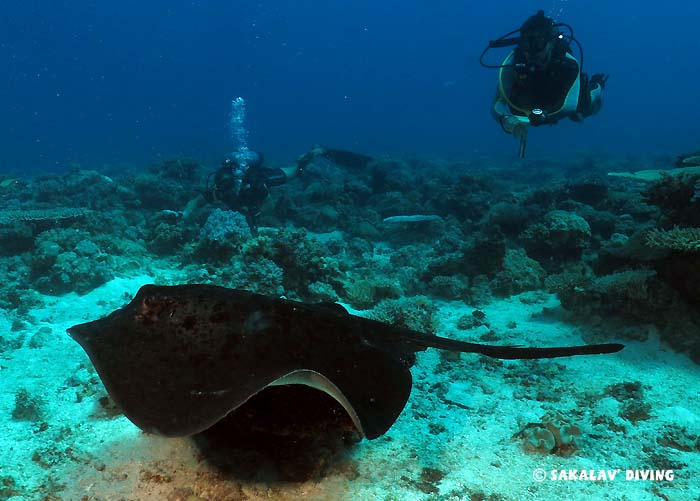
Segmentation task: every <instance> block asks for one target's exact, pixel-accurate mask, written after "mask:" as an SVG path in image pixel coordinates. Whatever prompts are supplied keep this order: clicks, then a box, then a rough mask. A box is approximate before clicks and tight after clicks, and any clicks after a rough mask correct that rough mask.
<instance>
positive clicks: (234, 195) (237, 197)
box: [183, 146, 374, 235]
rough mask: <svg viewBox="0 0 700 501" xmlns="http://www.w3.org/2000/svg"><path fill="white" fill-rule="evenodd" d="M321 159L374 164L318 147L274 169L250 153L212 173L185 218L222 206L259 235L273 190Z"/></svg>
mask: <svg viewBox="0 0 700 501" xmlns="http://www.w3.org/2000/svg"><path fill="white" fill-rule="evenodd" d="M320 157H322V158H325V159H327V160H329V161H331V162H333V163H335V164H338V165H342V166H344V167H350V168H364V167H367V166H368V165H369V164H370V163H371V162H373V161H374V159H373V158H372V157H369V156H367V155H362V154H360V153H354V152H352V151H346V150H338V149H331V148H324V147H321V146H314V147H313V148H311V149H310V150H309V151H307V152H306V153H304V154H303V155H301V156H300V157H299V158H297V161H296V164H295V165H294V166H292V167H283V168H272V167H266V166H265V165H264V161H263V156H262V154H261V153H257V152H254V151H250V150H248V151H246V152H244V153H241V154H237V155H234V156H231V157H228V158H226V159H224V161H223V162H222V163H221V166H220V167H219V168H218V169H217V170H216V171H215V172H213V173H212V174H210V177H209V180H208V182H207V187H206V189H205V190H204V192H203V193H202V194H201V195H199V196H198V197H196V198H195V199H193V200H190V202H189V203H188V204H187V206H186V207H185V209H184V210H183V216H184V217H185V218H188V217H189V216H190V214H191V213H192V212H193V211H194V209H196V208H197V207H200V206H202V205H204V204H206V203H222V204H223V205H225V206H227V207H228V208H229V209H231V210H235V211H238V212H240V213H242V214H243V215H244V216H245V217H246V220H247V221H248V225H249V226H250V231H251V233H252V234H253V235H256V234H257V228H258V227H257V217H258V216H259V214H260V208H261V207H262V204H263V202H265V199H266V198H267V196H268V195H269V194H270V188H272V187H273V186H280V185H282V184H285V183H286V182H287V181H288V180H289V179H291V178H292V177H294V176H296V175H298V174H300V173H302V172H303V171H304V169H305V168H306V167H307V166H309V165H310V164H311V163H312V162H313V161H314V160H316V159H317V158H320Z"/></svg>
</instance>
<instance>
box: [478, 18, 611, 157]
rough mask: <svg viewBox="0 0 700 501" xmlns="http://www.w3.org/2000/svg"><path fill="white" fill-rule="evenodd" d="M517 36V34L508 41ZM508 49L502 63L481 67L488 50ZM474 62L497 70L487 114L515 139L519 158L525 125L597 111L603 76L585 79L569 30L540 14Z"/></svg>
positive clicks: (522, 152)
mask: <svg viewBox="0 0 700 501" xmlns="http://www.w3.org/2000/svg"><path fill="white" fill-rule="evenodd" d="M560 28H566V29H567V30H568V32H569V33H568V34H566V33H564V32H562V31H560ZM518 32H520V36H516V37H512V38H509V37H510V36H511V35H514V34H515V33H518ZM571 42H574V43H575V44H576V45H577V46H578V50H579V54H580V56H579V59H578V60H577V59H576V58H575V57H574V55H573V54H572V51H571V47H570V45H571ZM511 46H515V48H514V49H513V50H512V51H511V52H510V54H508V56H507V57H506V59H505V61H503V63H502V64H500V65H489V64H486V63H484V60H483V59H484V55H485V54H486V52H487V51H488V50H489V49H494V48H503V47H511ZM479 62H480V63H481V65H482V66H484V67H486V68H497V69H498V70H499V72H498V87H497V90H496V97H495V99H494V102H493V106H492V108H491V114H492V116H493V117H494V118H495V119H496V121H497V122H498V123H499V124H500V125H501V128H502V129H503V130H504V131H505V132H507V133H508V134H512V135H513V136H514V137H516V138H519V139H520V150H519V154H518V156H519V157H520V158H523V157H524V156H525V148H526V147H527V127H528V126H532V127H537V126H540V125H545V124H548V125H551V124H554V123H556V122H558V121H559V120H561V119H563V118H569V119H571V120H573V121H575V122H580V121H581V120H583V119H584V118H586V117H588V116H591V115H593V114H594V113H597V112H598V111H599V110H600V108H601V105H602V100H601V93H602V90H603V89H604V88H605V84H606V82H607V81H608V78H609V75H605V74H603V73H596V74H594V75H593V76H592V77H591V78H588V75H586V73H584V72H583V48H582V47H581V44H580V43H579V42H578V40H576V38H574V32H573V29H572V28H571V26H569V25H568V24H565V23H557V22H554V20H553V19H552V18H549V17H546V16H545V15H544V11H542V10H540V11H538V12H537V13H536V14H535V15H534V16H531V17H529V18H528V19H527V20H526V21H525V22H524V23H523V24H522V26H521V27H520V28H518V29H516V30H513V31H511V32H509V33H506V34H505V35H503V36H501V37H500V38H498V39H496V40H491V41H490V42H489V44H488V46H487V47H486V49H484V51H483V52H482V53H481V57H480V58H479Z"/></svg>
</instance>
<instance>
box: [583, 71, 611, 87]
mask: <svg viewBox="0 0 700 501" xmlns="http://www.w3.org/2000/svg"><path fill="white" fill-rule="evenodd" d="M608 78H610V75H606V74H605V73H596V74H595V75H593V76H592V77H591V79H590V80H589V81H588V88H589V89H593V88H594V87H595V86H596V85H599V86H600V90H603V89H605V83H606V82H607V81H608Z"/></svg>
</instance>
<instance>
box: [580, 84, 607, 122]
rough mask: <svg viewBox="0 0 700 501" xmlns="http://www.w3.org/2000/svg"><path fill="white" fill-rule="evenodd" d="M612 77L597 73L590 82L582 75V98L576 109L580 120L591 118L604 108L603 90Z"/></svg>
mask: <svg viewBox="0 0 700 501" xmlns="http://www.w3.org/2000/svg"><path fill="white" fill-rule="evenodd" d="M608 78H610V75H604V74H603V73H596V74H595V75H593V76H592V77H591V78H590V80H589V79H588V77H587V76H586V75H585V74H584V75H581V97H580V98H579V102H578V107H577V109H576V112H577V115H578V118H579V120H582V119H584V118H586V117H590V116H591V115H594V114H596V113H598V112H599V111H600V108H601V107H602V106H603V89H604V88H605V83H606V82H607V81H608ZM574 120H576V119H575V118H574Z"/></svg>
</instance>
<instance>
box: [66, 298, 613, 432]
mask: <svg viewBox="0 0 700 501" xmlns="http://www.w3.org/2000/svg"><path fill="white" fill-rule="evenodd" d="M68 332H69V333H70V335H71V336H72V337H73V339H75V340H76V341H77V342H78V343H79V344H80V345H81V346H82V347H83V349H84V350H85V351H86V352H87V354H88V356H89V357H90V360H91V361H92V363H93V364H94V366H95V368H96V369H97V372H98V374H99V376H100V378H101V379H102V382H103V383H104V385H105V387H106V389H107V391H108V393H109V395H110V396H111V398H112V399H113V400H114V401H115V403H116V404H117V405H118V406H119V407H120V408H121V410H122V411H123V412H124V414H125V415H126V417H127V418H129V419H130V420H131V421H132V422H133V423H134V424H135V425H136V426H138V427H140V428H141V429H143V430H144V431H146V432H150V433H155V434H159V435H165V436H170V437H176V436H187V435H193V434H196V433H199V432H202V431H204V430H206V429H207V428H209V427H211V426H213V425H214V424H216V423H217V422H218V421H220V420H221V419H222V418H224V417H225V416H226V415H227V414H229V413H230V412H232V411H234V410H235V409H237V408H238V407H240V406H241V405H242V404H244V403H245V402H246V401H247V400H248V399H250V398H251V397H252V396H254V395H255V394H257V393H259V392H260V391H262V390H264V389H265V388H266V387H269V386H274V385H286V384H304V385H307V386H311V387H313V388H316V389H319V390H321V391H324V392H326V393H327V394H329V395H331V396H332V397H333V398H334V399H335V400H337V401H338V402H339V403H340V404H341V405H342V406H343V408H344V409H345V410H346V411H347V413H348V414H349V416H350V418H351V419H352V421H353V423H354V425H355V426H356V427H357V429H358V431H359V432H360V433H361V434H362V435H363V436H364V437H365V438H367V439H374V438H377V437H379V436H381V435H383V434H384V433H385V432H386V431H387V430H388V429H389V428H390V427H391V426H392V425H393V423H394V421H396V419H397V418H398V416H399V414H400V413H401V411H402V410H403V408H404V406H405V405H406V402H407V400H408V397H409V394H410V392H411V387H412V379H411V372H410V368H411V366H412V365H413V363H414V362H415V354H416V352H418V351H422V350H425V349H426V348H438V349H442V350H450V351H455V352H464V353H479V354H482V355H486V356H488V357H494V358H502V359H535V358H554V357H568V356H573V355H592V354H600V353H614V352H616V351H619V350H621V349H622V348H623V346H622V345H620V344H596V345H583V346H569V347H556V348H528V347H511V346H492V345H482V344H475V343H468V342H463V341H457V340H452V339H448V338H444V337H439V336H434V335H429V334H424V333H421V332H416V331H413V330H409V329H406V328H401V327H397V326H393V325H389V324H386V323H383V322H379V321H376V320H371V319H367V318H362V317H358V316H355V315H351V314H349V313H348V312H347V310H345V309H344V308H343V307H342V306H340V305H338V304H334V303H321V304H307V303H301V302H297V301H291V300H287V299H280V298H277V297H269V296H265V295H260V294H255V293H252V292H248V291H243V290H237V289H228V288H224V287H218V286H214V285H175V286H156V285H145V286H143V287H142V288H141V289H140V290H139V291H138V293H137V294H136V296H135V297H134V299H133V300H132V301H131V302H130V303H129V304H127V305H126V306H124V307H123V308H121V309H118V310H116V311H114V312H112V313H111V314H109V315H108V316H106V317H104V318H102V319H99V320H95V321H92V322H88V323H83V324H79V325H75V326H73V327H71V328H70V329H68ZM309 412H313V409H309Z"/></svg>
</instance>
